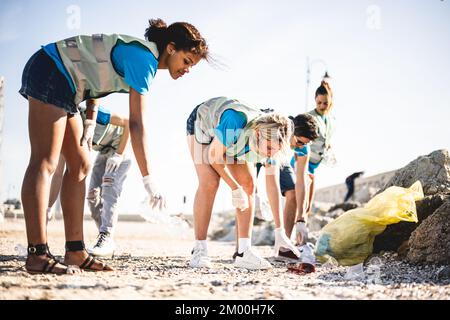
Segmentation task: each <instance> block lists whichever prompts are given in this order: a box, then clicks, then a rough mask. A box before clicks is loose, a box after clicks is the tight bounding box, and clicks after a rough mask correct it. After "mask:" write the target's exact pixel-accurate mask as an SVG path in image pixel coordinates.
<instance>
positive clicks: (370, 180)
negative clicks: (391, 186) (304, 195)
mask: <svg viewBox="0 0 450 320" xmlns="http://www.w3.org/2000/svg"><path fill="white" fill-rule="evenodd" d="M395 171H396V170H393V171H389V172H384V173H380V174H377V175H374V176H371V177H367V178H358V179H356V180H355V193H354V195H353V199H352V200H354V201H358V202H367V201H369V200H370V198H371V197H373V196H374V195H375V193H376V192H377V191H378V190H380V189H381V188H382V187H383V186H384V185H385V184H386V183H387V182H388V181H389V179H391V178H392V177H393V176H394V174H395ZM346 194H347V186H346V185H345V183H341V184H336V185H333V186H329V187H325V188H321V189H318V190H317V191H316V195H315V198H314V199H315V201H319V202H330V203H342V202H344V197H345V195H346Z"/></svg>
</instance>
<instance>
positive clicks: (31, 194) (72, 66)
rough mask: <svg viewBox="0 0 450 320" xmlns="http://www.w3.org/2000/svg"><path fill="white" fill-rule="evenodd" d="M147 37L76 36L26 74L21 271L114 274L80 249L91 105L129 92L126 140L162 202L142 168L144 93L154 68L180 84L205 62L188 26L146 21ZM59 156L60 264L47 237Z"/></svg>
mask: <svg viewBox="0 0 450 320" xmlns="http://www.w3.org/2000/svg"><path fill="white" fill-rule="evenodd" d="M145 38H146V40H142V39H138V38H135V37H131V36H126V35H118V34H112V35H104V34H97V35H92V36H76V37H72V38H68V39H65V40H61V41H57V42H55V43H52V44H49V45H47V46H45V47H43V48H42V49H41V50H39V51H37V52H36V53H35V54H34V55H33V56H32V57H31V58H30V60H29V61H28V63H27V64H26V66H25V68H24V71H23V76H22V87H21V89H20V91H19V92H20V94H22V96H24V97H25V98H26V99H27V100H28V103H29V116H28V126H29V137H30V144H31V157H30V161H29V164H28V168H27V170H26V173H25V177H24V180H23V184H22V202H23V209H24V215H25V222H26V231H27V239H28V257H27V261H26V264H25V267H26V270H27V271H28V272H30V273H57V274H62V273H67V270H68V269H67V265H78V266H79V267H80V268H81V269H87V270H92V271H103V270H111V268H109V267H108V266H106V265H105V264H104V263H103V262H100V261H98V260H96V259H94V258H93V257H92V256H90V255H88V253H87V251H86V250H85V246H84V242H83V209H84V197H85V188H86V187H85V179H86V175H87V173H88V171H89V167H90V164H89V150H88V147H89V148H90V141H91V140H92V134H93V131H94V128H95V120H93V119H95V118H96V113H97V110H96V107H95V106H96V103H95V99H97V98H101V97H103V96H106V95H108V94H110V93H113V92H122V93H129V96H130V99H129V101H130V104H129V121H130V136H131V142H132V146H133V150H134V153H135V156H136V160H137V163H138V166H139V169H140V171H141V174H142V176H143V177H144V178H143V183H144V187H145V189H146V190H147V192H148V193H149V195H150V201H151V204H152V206H162V205H163V203H164V199H163V197H162V196H161V194H160V193H159V192H158V189H157V187H156V185H155V182H154V181H153V180H152V178H151V177H152V176H151V175H150V172H151V171H150V165H149V162H148V161H147V159H148V158H149V157H148V154H149V151H148V147H147V139H146V132H147V131H148V128H147V125H146V123H145V121H144V117H145V94H146V93H147V92H148V91H149V87H150V85H151V83H152V80H153V78H154V76H155V74H156V71H157V70H158V69H167V70H168V71H169V73H170V75H171V77H172V78H173V79H178V78H180V77H182V76H183V75H184V74H185V73H188V72H189V70H190V69H191V68H192V67H193V66H194V65H196V64H197V63H198V62H199V61H200V60H201V59H207V58H208V47H207V45H206V42H205V40H204V39H203V37H202V36H201V35H200V33H199V32H198V30H197V29H196V28H195V27H194V26H192V25H191V24H189V23H185V22H177V23H173V24H171V25H170V26H167V25H166V24H165V22H164V21H162V20H160V19H157V20H150V25H149V27H148V28H147V29H146V33H145ZM82 101H86V102H87V108H88V110H87V118H88V119H87V120H85V122H84V126H83V122H82V120H81V117H80V115H79V113H78V110H77V107H78V104H79V103H81V102H82ZM89 119H92V120H89ZM60 153H62V154H63V156H64V158H65V160H66V164H67V170H66V172H65V175H64V178H63V182H62V188H61V205H62V209H63V211H64V223H65V231H66V234H65V236H66V245H65V249H66V254H65V257H64V263H60V262H58V261H57V260H56V259H55V258H54V256H53V255H52V254H51V253H50V251H49V248H48V245H47V230H46V210H47V204H48V202H49V189H50V177H51V175H52V173H53V172H54V171H55V168H56V166H57V164H58V158H59V154H60Z"/></svg>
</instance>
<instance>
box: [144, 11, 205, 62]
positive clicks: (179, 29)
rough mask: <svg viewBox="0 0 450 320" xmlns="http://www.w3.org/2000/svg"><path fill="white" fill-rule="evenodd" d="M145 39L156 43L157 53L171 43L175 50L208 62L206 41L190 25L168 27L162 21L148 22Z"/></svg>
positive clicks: (174, 24) (173, 24)
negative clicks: (198, 56)
mask: <svg viewBox="0 0 450 320" xmlns="http://www.w3.org/2000/svg"><path fill="white" fill-rule="evenodd" d="M145 39H147V41H151V42H154V43H156V46H157V47H158V51H159V52H160V53H162V52H163V51H164V50H165V49H166V47H167V45H168V44H169V43H171V42H173V43H174V44H175V49H176V50H184V51H189V52H192V53H195V54H198V55H200V57H201V58H202V59H205V60H208V57H209V50H208V45H207V43H206V40H205V39H204V38H203V37H202V36H201V35H200V32H199V31H198V30H197V28H195V27H194V26H193V25H192V24H190V23H187V22H175V23H172V24H171V25H170V26H167V24H166V23H165V22H164V21H163V20H162V19H151V20H149V27H148V28H147V29H146V30H145Z"/></svg>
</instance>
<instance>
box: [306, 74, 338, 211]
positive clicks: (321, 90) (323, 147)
mask: <svg viewBox="0 0 450 320" xmlns="http://www.w3.org/2000/svg"><path fill="white" fill-rule="evenodd" d="M315 100H316V108H315V109H314V110H312V111H310V112H309V114H311V115H312V116H313V117H314V119H315V121H316V123H317V126H318V131H319V137H318V138H317V139H315V140H314V141H313V142H312V144H311V152H310V158H309V163H308V171H309V177H310V179H311V181H310V187H309V202H308V208H307V209H306V213H308V212H309V211H311V206H312V202H313V199H314V191H315V175H314V174H315V170H316V169H317V168H318V167H319V165H320V164H321V163H322V161H324V160H325V159H326V158H328V156H329V155H331V154H332V150H331V143H330V141H331V136H332V135H333V131H334V123H335V119H334V116H333V115H332V114H331V109H332V107H333V91H332V90H331V87H330V85H329V83H328V82H326V81H322V83H321V84H320V86H319V87H318V88H317V89H316V94H315Z"/></svg>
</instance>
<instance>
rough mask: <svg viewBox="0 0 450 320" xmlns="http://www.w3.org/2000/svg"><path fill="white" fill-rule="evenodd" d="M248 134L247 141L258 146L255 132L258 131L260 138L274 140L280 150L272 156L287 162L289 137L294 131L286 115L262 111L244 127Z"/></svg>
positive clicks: (277, 160) (278, 160) (279, 161)
mask: <svg viewBox="0 0 450 320" xmlns="http://www.w3.org/2000/svg"><path fill="white" fill-rule="evenodd" d="M245 130H246V131H247V133H248V135H249V142H250V143H253V145H255V146H258V143H257V139H258V138H257V132H259V133H260V135H261V137H262V139H264V140H268V141H272V142H275V143H277V144H279V145H280V150H279V151H278V152H277V153H276V154H275V155H274V156H272V159H274V160H275V161H276V162H277V163H283V164H284V163H288V162H289V153H290V150H291V146H290V142H289V140H290V138H291V136H292V134H293V132H294V124H293V122H292V120H291V119H289V118H288V117H286V116H284V115H282V114H280V113H276V112H271V113H264V114H262V115H260V116H258V117H256V118H255V119H253V120H252V121H250V122H249V123H248V124H247V126H246V127H245Z"/></svg>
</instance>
